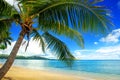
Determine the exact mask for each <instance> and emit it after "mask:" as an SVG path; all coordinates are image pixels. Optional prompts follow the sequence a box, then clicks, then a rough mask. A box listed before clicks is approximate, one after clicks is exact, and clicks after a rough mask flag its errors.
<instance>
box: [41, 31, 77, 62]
mask: <svg viewBox="0 0 120 80" xmlns="http://www.w3.org/2000/svg"><path fill="white" fill-rule="evenodd" d="M43 37H44V39H45V41H46V43H47V48H50V49H51V50H52V51H54V53H55V55H56V56H57V58H58V59H60V60H62V61H65V62H66V63H68V64H69V63H71V62H69V61H72V60H74V59H75V57H74V56H73V55H72V54H71V52H70V51H69V49H68V48H67V46H66V45H65V43H64V42H62V41H61V40H59V39H57V38H56V37H54V36H53V35H51V34H49V33H48V32H45V33H44V34H43Z"/></svg>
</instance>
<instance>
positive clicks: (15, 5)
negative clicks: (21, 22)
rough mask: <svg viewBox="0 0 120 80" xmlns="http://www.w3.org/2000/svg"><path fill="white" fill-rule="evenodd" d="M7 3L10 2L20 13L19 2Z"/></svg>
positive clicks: (14, 0)
mask: <svg viewBox="0 0 120 80" xmlns="http://www.w3.org/2000/svg"><path fill="white" fill-rule="evenodd" d="M5 1H6V2H8V3H9V4H10V5H12V6H14V7H15V8H16V9H17V10H18V11H19V7H18V2H17V1H16V0H5Z"/></svg>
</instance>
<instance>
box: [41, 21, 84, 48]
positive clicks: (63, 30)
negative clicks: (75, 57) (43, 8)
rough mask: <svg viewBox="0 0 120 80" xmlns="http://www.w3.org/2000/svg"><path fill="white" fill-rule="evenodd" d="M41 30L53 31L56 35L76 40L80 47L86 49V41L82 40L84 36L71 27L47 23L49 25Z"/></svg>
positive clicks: (57, 23)
mask: <svg viewBox="0 0 120 80" xmlns="http://www.w3.org/2000/svg"><path fill="white" fill-rule="evenodd" d="M46 26H49V27H46ZM40 30H43V31H52V32H53V33H55V34H58V35H63V36H66V37H68V38H70V39H72V40H74V41H75V42H76V43H77V44H78V45H79V46H81V47H82V48H84V40H83V38H82V35H81V34H80V33H79V32H77V31H76V30H74V29H72V28H70V27H69V26H66V25H63V24H59V22H56V23H50V22H47V24H46V25H44V27H42V28H40Z"/></svg>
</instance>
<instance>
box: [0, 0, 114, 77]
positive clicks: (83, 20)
mask: <svg viewBox="0 0 120 80" xmlns="http://www.w3.org/2000/svg"><path fill="white" fill-rule="evenodd" d="M16 1H17V2H18V8H19V9H16V8H15V7H14V6H11V5H9V4H8V3H7V2H6V1H5V0H1V1H0V14H3V15H2V18H1V20H0V22H1V23H0V27H2V26H3V25H1V24H2V23H5V24H7V22H9V23H12V22H15V23H16V24H18V25H20V27H21V31H20V34H19V37H18V40H17V41H16V44H15V45H14V47H13V49H12V51H11V53H10V55H9V57H8V59H7V61H6V62H5V64H4V65H3V66H2V67H1V69H0V79H1V78H2V77H3V76H4V75H5V74H6V73H7V71H8V70H9V68H10V67H11V65H12V64H13V62H14V59H15V57H16V54H17V52H18V50H19V48H20V45H21V43H22V41H23V39H24V37H25V36H27V38H28V44H29V38H30V36H32V37H33V40H36V41H38V42H40V44H41V46H42V50H43V52H44V51H45V49H44V47H45V44H44V42H46V43H47V48H50V49H51V50H53V51H54V53H55V55H56V56H57V57H58V59H60V60H62V61H65V62H67V63H68V64H69V61H71V60H73V59H75V57H74V56H73V55H72V54H71V53H70V51H69V49H68V48H67V46H66V45H65V43H64V42H62V41H61V40H59V39H58V38H56V37H55V36H54V35H53V33H54V34H57V35H64V36H66V37H68V38H70V39H72V40H74V41H75V42H76V43H77V44H78V45H79V46H82V47H83V44H84V41H83V39H82V36H81V34H80V33H79V32H80V31H85V32H86V31H95V32H105V31H106V30H108V26H110V25H112V23H111V22H110V16H109V15H107V14H109V10H107V9H105V7H103V6H98V5H96V4H97V3H99V2H101V1H103V0H92V1H91V0H16ZM6 12H8V13H7V14H6ZM33 24H38V27H34V25H33ZM7 27H8V25H7ZM9 27H10V26H9ZM2 28H3V27H2ZM39 32H41V34H40V33H39ZM27 46H28V45H27Z"/></svg>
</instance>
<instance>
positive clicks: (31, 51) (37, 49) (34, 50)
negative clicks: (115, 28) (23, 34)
mask: <svg viewBox="0 0 120 80" xmlns="http://www.w3.org/2000/svg"><path fill="white" fill-rule="evenodd" d="M32 39H33V38H31V39H30V42H29V46H28V48H27V51H26V52H25V47H26V44H27V42H26V40H24V41H23V43H24V42H26V43H25V44H24V45H21V47H20V49H19V51H18V55H24V56H31V55H38V56H43V57H46V58H55V56H53V55H52V53H51V52H50V50H49V49H46V53H43V52H42V47H41V46H39V43H38V42H36V41H33V40H32ZM15 43H16V41H14V42H12V44H11V46H10V45H9V46H8V47H7V49H5V50H0V54H10V52H11V50H12V48H13V46H14V44H15Z"/></svg>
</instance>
